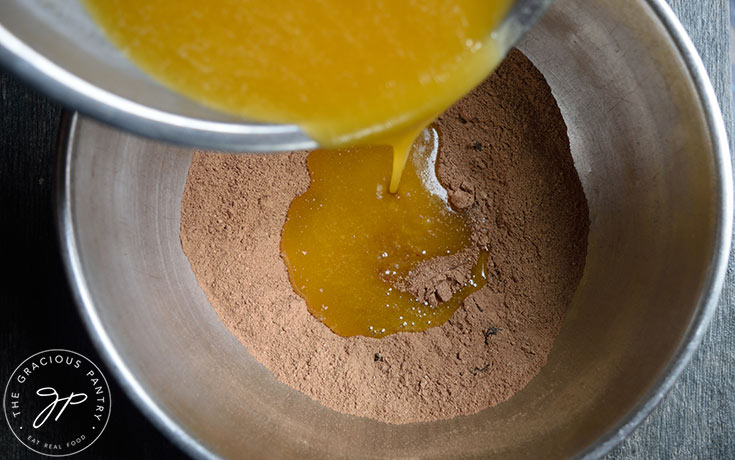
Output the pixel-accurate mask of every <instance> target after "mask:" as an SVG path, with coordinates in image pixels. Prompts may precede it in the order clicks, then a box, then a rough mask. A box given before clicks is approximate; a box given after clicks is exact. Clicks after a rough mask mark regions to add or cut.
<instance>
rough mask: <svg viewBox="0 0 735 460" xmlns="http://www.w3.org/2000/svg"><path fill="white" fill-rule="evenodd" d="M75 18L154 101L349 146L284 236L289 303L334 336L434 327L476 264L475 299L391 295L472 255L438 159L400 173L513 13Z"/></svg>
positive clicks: (203, 8) (174, 12)
mask: <svg viewBox="0 0 735 460" xmlns="http://www.w3.org/2000/svg"><path fill="white" fill-rule="evenodd" d="M84 2H85V4H86V6H87V9H88V10H89V12H90V13H91V15H92V16H93V17H94V18H95V19H96V21H97V22H98V23H99V24H100V25H101V27H102V29H103V30H104V31H105V32H106V33H107V35H108V37H109V38H110V39H111V40H112V41H113V42H114V43H115V44H116V45H117V46H118V47H119V48H120V49H121V50H122V51H123V52H124V53H125V54H126V55H127V56H128V57H129V58H130V59H131V60H132V61H134V62H135V63H136V64H138V65H139V66H140V67H141V68H142V69H143V70H144V71H146V72H147V73H148V74H150V75H151V76H153V77H154V78H156V79H157V80H158V81H160V82H161V83H163V84H164V85H166V86H168V87H170V88H172V89H174V90H177V91H179V92H181V93H183V94H185V95H187V96H189V97H190V98H192V99H193V100H196V101H198V102H200V103H203V104H205V105H208V106H210V107H213V108H216V109H220V110H223V111H226V112H229V113H231V114H235V115H239V116H242V117H244V118H247V119H251V120H258V121H264V122H273V123H295V124H298V125H299V126H300V127H301V128H302V129H303V130H304V131H305V132H306V133H307V134H308V135H309V136H310V137H312V138H313V139H314V140H316V141H317V142H318V143H319V144H320V145H321V146H323V147H327V148H333V147H342V146H346V145H359V146H361V147H355V148H349V149H343V150H338V151H325V150H320V151H316V152H313V153H312V154H311V155H310V157H309V161H308V162H309V169H310V171H311V174H312V184H311V187H310V188H309V190H308V192H307V193H306V194H304V195H303V196H301V197H299V198H297V199H296V200H295V201H294V203H293V204H292V206H291V210H290V212H289V218H288V222H287V224H286V226H285V227H284V233H283V242H282V249H283V254H284V257H285V259H286V260H287V264H288V267H289V273H290V275H291V280H292V283H293V286H294V288H295V289H296V290H297V291H298V292H299V294H301V295H302V296H303V297H304V298H305V299H306V300H307V304H308V305H309V309H310V311H311V312H312V313H313V314H314V315H315V316H317V317H318V318H320V319H321V320H322V321H324V322H325V323H326V324H327V325H328V326H329V327H330V328H332V330H334V331H335V332H336V333H338V334H340V335H343V336H350V335H357V334H362V335H372V336H376V337H382V336H384V335H386V334H390V333H393V332H397V331H420V330H424V329H426V328H428V327H431V326H436V325H439V324H441V323H442V322H444V321H446V320H447V319H448V318H449V317H450V316H451V314H452V313H453V312H454V310H455V309H456V308H457V306H458V305H459V302H460V301H461V299H462V298H463V297H464V296H465V295H466V294H467V293H468V292H469V291H471V290H472V289H474V288H475V285H479V284H481V283H482V279H483V278H482V273H481V267H482V266H483V263H482V260H483V259H482V257H481V258H480V261H479V262H478V268H477V269H476V270H475V274H474V278H473V281H472V283H471V284H470V285H468V286H466V287H465V288H464V289H463V290H462V291H460V292H459V293H457V294H455V295H454V296H453V298H452V299H451V300H450V301H449V302H446V303H444V304H440V305H438V306H436V307H433V308H432V307H429V306H427V305H424V304H420V303H418V302H416V301H415V300H414V299H412V298H411V296H410V295H409V294H407V293H404V292H398V291H396V290H395V289H392V287H391V286H392V283H393V282H394V281H395V279H397V277H402V276H406V275H407V274H408V272H409V271H410V269H411V267H413V266H415V265H416V264H417V263H419V262H421V261H423V260H428V259H431V258H432V257H436V256H442V255H447V254H453V253H456V252H457V251H459V250H461V249H464V248H465V247H467V246H468V244H469V234H468V229H467V225H466V222H465V219H464V217H463V215H461V214H458V213H456V212H454V211H453V210H452V209H451V208H450V207H449V206H448V205H447V202H446V194H444V195H442V192H443V189H442V188H441V186H440V185H439V184H438V182H436V179H435V177H434V176H433V167H434V166H433V165H434V163H433V162H432V161H433V160H431V156H432V155H434V158H435V155H436V149H435V148H434V149H429V148H428V147H427V146H429V145H430V144H431V142H429V141H428V140H427V139H428V138H427V139H423V140H422V142H419V147H420V148H418V149H417V150H416V151H415V153H414V158H413V160H412V161H408V158H409V151H410V149H411V145H412V144H413V142H414V139H415V138H416V136H417V135H418V133H420V132H421V131H422V130H423V128H424V127H425V126H426V125H427V124H429V123H430V122H431V121H432V120H433V119H435V118H436V117H437V116H438V115H439V114H440V113H441V112H443V111H444V110H445V109H446V108H447V107H449V106H450V105H451V104H452V103H453V102H454V101H456V100H458V99H459V98H460V97H461V96H462V95H464V94H465V93H467V92H468V91H469V90H470V89H472V88H473V87H474V86H476V85H477V84H479V83H480V82H481V81H482V80H483V79H484V78H485V77H486V76H487V75H488V74H489V73H490V72H491V71H492V70H493V69H494V68H495V66H497V64H498V63H499V62H500V59H501V57H502V55H503V52H504V50H505V47H504V45H503V43H502V37H497V36H496V35H497V34H496V33H495V32H494V31H496V29H497V28H498V26H499V24H500V23H501V22H502V20H503V19H504V18H505V16H506V15H507V13H508V11H509V9H510V6H511V4H512V3H513V1H512V0H452V1H446V0H421V1H400V0H396V1H390V0H354V1H349V2H347V1H344V0H318V1H316V0H314V1H305V0H280V1H278V2H272V1H265V0H210V1H208V2H202V1H201V0H156V1H150V0H84ZM434 139H435V138H434ZM435 141H436V139H435ZM427 142H428V144H427ZM435 143H436V142H435ZM370 145H373V146H370ZM380 145H383V147H381V146H380ZM427 152H434V153H433V154H431V153H427ZM391 157H392V159H391ZM391 162H392V167H390V165H391ZM406 166H407V169H406V172H405V173H403V171H404V167H406ZM427 171H429V172H430V174H428V175H427ZM402 175H403V177H402ZM429 176H432V177H434V179H431V180H430V179H427V177H429ZM432 181H433V182H432ZM399 184H400V187H399Z"/></svg>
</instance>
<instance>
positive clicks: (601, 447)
mask: <svg viewBox="0 0 735 460" xmlns="http://www.w3.org/2000/svg"><path fill="white" fill-rule="evenodd" d="M644 1H645V3H646V4H647V5H648V6H650V7H651V10H652V11H653V12H654V14H655V16H656V18H657V19H658V20H659V21H660V22H661V24H662V26H663V27H664V29H665V30H666V32H667V33H668V36H669V38H670V39H671V40H672V42H673V44H674V46H675V47H676V49H677V51H678V52H679V54H680V56H681V57H682V60H683V61H684V63H685V65H686V70H687V71H688V74H689V77H690V78H691V80H692V83H693V86H694V89H695V91H696V94H697V96H698V99H699V102H700V104H701V105H702V112H703V115H704V118H705V123H706V126H707V128H708V132H709V134H710V140H711V143H712V150H713V160H714V166H715V173H716V177H717V184H716V190H717V192H718V193H717V198H718V200H717V202H716V212H717V215H716V225H715V227H716V234H715V235H714V239H713V241H714V245H713V250H712V257H711V259H712V261H711V264H710V271H709V274H708V276H707V279H706V280H705V282H704V283H703V288H702V291H701V293H700V296H699V299H698V301H697V306H696V310H695V311H696V313H695V315H694V316H693V317H692V319H691V322H690V325H689V327H688V330H687V332H686V333H685V335H684V336H683V337H682V339H681V341H680V345H679V347H678V348H677V349H676V351H675V352H674V354H673V355H672V357H671V359H670V360H669V362H668V363H667V365H666V366H665V367H664V368H663V369H662V370H661V373H660V376H659V377H658V378H657V379H656V380H655V381H654V382H653V383H652V384H651V387H650V389H649V390H648V391H647V392H646V393H645V394H644V395H643V396H642V397H641V398H640V401H639V403H638V404H636V405H635V406H634V407H633V408H632V409H631V410H630V411H629V412H628V413H627V414H626V415H625V416H623V417H622V418H621V419H620V421H619V422H618V423H617V424H616V425H615V426H613V427H612V428H610V429H608V430H607V431H606V432H605V433H604V434H603V435H602V436H600V437H598V438H597V439H595V440H594V441H593V443H592V444H590V445H589V446H587V447H586V448H584V449H583V450H582V451H581V452H579V453H578V454H576V455H575V457H574V458H578V459H594V458H599V457H601V456H603V455H605V454H606V453H608V452H609V451H610V450H612V449H613V448H614V447H615V446H617V445H618V444H619V443H620V442H622V441H623V440H624V439H625V438H626V437H627V436H629V435H630V434H631V433H632V432H633V431H634V430H635V429H636V428H637V427H638V426H639V425H640V424H641V422H642V421H643V420H644V419H645V418H646V417H647V416H648V415H650V413H651V412H652V410H653V409H654V408H655V407H656V406H657V405H658V404H659V403H660V402H661V400H662V399H663V397H664V396H665V395H666V394H667V393H668V392H669V390H670V389H671V388H672V386H673V384H674V382H675V381H676V380H677V378H678V377H679V375H680V374H681V373H682V371H683V370H684V369H685V368H686V366H687V364H688V363H689V361H690V360H691V358H692V356H693V355H694V352H695V351H696V350H697V349H698V348H699V345H700V343H701V341H702V338H703V336H704V334H705V332H706V330H707V328H708V327H709V324H710V322H711V319H712V317H713V315H714V312H715V311H716V308H717V304H718V301H719V297H720V291H721V290H722V286H723V284H724V280H725V274H726V271H727V265H728V260H729V255H730V245H731V237H732V224H733V222H732V220H733V183H732V165H731V163H730V161H731V160H730V148H729V142H728V136H727V130H726V129H725V123H724V119H723V117H722V113H721V111H720V107H719V104H718V102H717V97H716V94H715V92H714V88H713V87H712V84H711V81H710V79H709V77H708V74H707V71H706V69H705V67H704V64H703V62H702V60H701V58H700V56H699V53H698V52H697V50H696V48H695V47H694V44H693V43H692V41H691V39H690V38H689V35H688V34H687V32H686V31H685V29H684V27H683V26H682V25H681V23H680V22H679V20H678V18H677V17H676V15H675V13H674V12H673V10H672V9H671V7H670V6H669V5H668V4H667V3H666V2H665V0H644ZM0 28H1V26H0ZM0 51H1V50H0ZM0 61H2V52H0ZM102 118H103V119H104V117H102ZM78 122H79V114H78V113H73V114H72V113H70V112H66V113H65V114H64V116H63V118H62V124H61V127H60V129H59V133H60V134H59V140H58V144H57V168H56V191H55V197H56V206H55V211H56V225H57V234H58V237H59V242H60V247H61V253H62V259H63V262H64V268H65V272H66V275H67V277H68V278H69V284H70V287H71V290H72V293H73V296H74V299H75V300H76V304H77V307H78V308H79V311H80V314H81V317H82V319H83V322H84V324H85V326H86V328H87V330H88V332H89V335H90V337H91V338H92V342H93V343H94V345H95V347H96V348H97V351H98V352H99V353H100V355H101V356H102V358H103V359H104V361H105V364H106V365H107V367H108V368H110V370H111V372H112V373H113V374H114V376H115V378H116V379H117V381H118V383H119V384H120V386H121V387H122V388H123V390H124V391H125V392H126V393H127V395H128V397H130V399H131V400H132V401H133V402H134V403H135V404H136V406H137V407H138V408H139V409H140V410H141V412H143V413H144V414H145V415H146V416H147V417H148V419H149V420H151V421H153V422H154V424H155V425H156V426H157V427H158V429H159V430H160V431H162V432H163V433H165V434H166V435H168V436H169V438H170V439H173V440H174V441H175V442H176V444H177V445H178V446H179V447H180V448H181V449H183V450H184V452H186V453H188V454H191V455H194V456H195V457H197V458H200V459H213V460H214V459H220V458H221V457H220V456H218V455H217V454H215V453H214V452H213V451H212V450H210V449H209V448H208V447H205V446H206V444H205V443H204V442H203V441H202V440H199V439H198V438H196V437H195V436H193V435H192V434H191V433H189V432H188V431H186V430H184V429H183V428H181V427H180V426H179V425H178V424H177V423H176V422H175V421H174V420H173V419H172V418H171V417H170V416H169V415H168V414H167V412H166V411H165V410H163V409H162V408H161V407H160V406H159V405H158V404H157V403H156V402H155V401H154V400H153V399H152V398H151V397H150V396H149V395H148V394H147V393H146V391H145V390H144V388H143V387H142V385H141V384H140V382H138V380H137V379H136V378H135V376H134V375H133V374H132V373H131V372H130V370H129V369H128V368H127V366H126V364H125V361H124V360H123V358H122V357H121V356H120V355H119V353H118V351H117V350H116V348H115V347H114V346H113V344H112V341H111V339H110V338H109V336H108V335H107V334H106V332H105V331H104V329H103V328H102V326H101V321H100V319H99V316H98V315H97V313H96V310H95V306H94V302H93V301H92V298H91V295H90V292H89V289H88V286H87V285H86V279H85V277H84V276H83V270H82V268H81V260H80V259H79V253H78V251H77V246H76V234H75V231H74V227H73V225H72V216H71V209H70V201H69V198H70V193H71V188H70V183H69V179H70V173H71V161H70V160H71V156H72V151H73V146H74V139H75V135H76V130H77V125H78Z"/></svg>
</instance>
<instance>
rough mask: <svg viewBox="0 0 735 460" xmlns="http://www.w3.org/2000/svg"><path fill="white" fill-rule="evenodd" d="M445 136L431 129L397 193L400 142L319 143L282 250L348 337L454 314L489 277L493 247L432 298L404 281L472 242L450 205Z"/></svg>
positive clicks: (318, 307)
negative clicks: (405, 288) (393, 174)
mask: <svg viewBox="0 0 735 460" xmlns="http://www.w3.org/2000/svg"><path fill="white" fill-rule="evenodd" d="M438 148H439V138H438V134H437V133H436V131H435V130H433V129H429V130H426V131H425V132H424V135H423V136H420V137H419V139H418V141H417V143H416V144H415V145H414V148H413V149H412V154H411V158H410V160H409V161H408V162H407V165H406V169H405V172H404V175H403V179H402V181H401V187H400V189H399V190H398V192H397V193H395V194H391V193H389V190H388V189H389V185H390V168H389V167H388V166H389V165H390V163H391V149H390V148H389V147H385V146H383V147H358V148H350V149H342V150H317V151H314V152H312V153H311V154H310V155H309V157H308V160H307V162H308V167H309V172H310V173H311V185H310V187H309V189H308V190H307V191H306V192H305V193H304V194H303V195H301V196H299V197H297V198H296V199H294V201H293V202H292V203H291V207H290V209H289V212H288V218H287V221H286V224H285V225H284V227H283V235H282V239H281V250H282V253H283V257H284V260H285V261H286V265H287V267H288V271H289V275H290V277H291V283H292V285H293V286H294V288H295V289H296V291H297V292H298V294H300V295H301V296H302V297H303V298H304V299H305V300H306V303H307V306H308V308H309V311H310V312H311V313H312V314H313V315H314V316H316V317H317V318H318V319H320V320H321V321H322V322H324V323H325V324H326V325H327V326H329V327H330V328H331V329H332V330H333V331H334V332H336V333H337V334H339V335H341V336H353V335H366V336H373V337H383V336H385V335H388V334H392V333H395V332H399V331H423V330H426V329H427V328H429V327H433V326H438V325H440V324H442V323H443V322H445V321H446V320H448V319H449V318H450V317H451V315H452V314H453V313H454V312H455V310H456V309H457V308H458V306H459V305H460V304H461V301H462V300H463V299H464V298H465V297H466V296H467V295H469V294H470V293H472V292H474V291H475V290H476V289H479V288H480V287H482V285H484V283H485V277H484V273H483V270H484V266H485V260H486V255H485V254H483V255H481V256H480V257H479V260H478V263H477V265H476V267H475V269H474V271H473V275H472V277H471V280H470V281H469V282H468V284H467V285H465V286H464V287H462V288H461V289H460V290H459V291H458V292H456V293H455V294H454V295H453V296H452V298H451V299H450V300H449V301H447V302H444V303H440V304H439V305H436V306H431V305H428V304H426V303H422V302H419V301H417V300H416V299H415V298H414V297H413V296H412V295H411V294H409V293H407V292H402V291H399V290H397V288H396V287H395V283H396V281H397V280H399V279H400V278H403V277H405V276H407V275H408V274H409V272H410V270H411V269H412V268H413V267H415V266H416V264H418V263H419V262H421V261H425V260H429V259H432V258H434V257H439V256H446V255H451V254H455V253H457V252H459V251H461V250H463V249H466V248H467V247H469V246H470V234H469V226H468V224H467V222H466V216H465V215H464V214H463V213H460V212H456V211H455V210H453V209H452V208H451V207H450V206H449V205H448V204H447V194H446V191H445V190H444V188H443V187H442V186H441V184H440V183H439V181H438V180H437V178H436V174H435V169H434V168H435V162H436V155H437V152H438Z"/></svg>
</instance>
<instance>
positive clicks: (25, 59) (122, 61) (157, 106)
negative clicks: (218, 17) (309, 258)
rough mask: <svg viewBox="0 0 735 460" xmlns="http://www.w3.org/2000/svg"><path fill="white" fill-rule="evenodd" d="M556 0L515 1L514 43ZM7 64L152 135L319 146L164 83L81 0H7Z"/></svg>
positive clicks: (0, 14) (507, 26) (87, 108)
mask: <svg viewBox="0 0 735 460" xmlns="http://www.w3.org/2000/svg"><path fill="white" fill-rule="evenodd" d="M551 1H552V0H515V2H514V5H513V7H512V8H511V10H510V12H509V14H508V16H507V17H506V19H505V20H504V21H503V24H502V25H501V27H500V29H501V30H500V33H501V35H502V36H504V37H506V38H507V40H508V42H509V45H510V44H512V43H513V42H515V41H516V40H517V39H518V37H519V36H520V35H521V34H522V33H523V31H524V30H526V29H527V28H528V27H530V25H532V24H533V23H534V22H535V21H536V20H537V19H538V16H539V15H540V14H541V12H543V10H544V9H545V8H546V7H547V5H548V4H549V3H550V2H551ZM0 64H2V65H4V66H5V67H7V68H8V69H10V70H13V71H14V72H15V73H16V74H18V75H20V76H21V77H23V78H24V79H25V80H27V81H29V82H31V83H33V84H34V85H35V86H36V87H37V88H39V89H40V90H42V91H43V92H45V93H46V94H49V95H51V96H53V97H55V98H56V99H58V100H60V101H61V102H63V103H64V104H67V105H69V106H71V107H74V108H76V109H78V110H81V111H82V112H84V113H87V114H89V115H92V116H94V117H96V118H98V119H100V120H104V121H106V122H108V123H111V124H113V125H115V126H118V127H120V128H123V129H126V130H129V131H132V132H135V133H138V134H142V135H144V136H148V137H151V138H153V139H159V140H166V141H170V142H174V143H179V144H186V145H194V146H201V147H207V148H214V149H222V150H235V151H251V152H253V151H273V150H293V149H307V148H313V147H315V146H316V144H315V142H314V141H312V140H311V139H309V137H307V136H306V134H304V133H303V132H302V131H301V129H299V128H298V127H297V126H294V125H276V124H268V123H258V122H255V121H252V120H244V119H242V118H239V117H235V116H230V115H227V114H225V113H222V112H219V111H216V110H213V109H210V108H207V107H205V106H203V105H201V104H198V103H196V102H194V101H193V100H191V99H188V98H187V97H185V96H183V95H181V94H179V93H176V92H174V91H171V90H168V89H166V88H165V87H163V86H161V85H160V84H159V83H157V82H156V81H154V80H153V79H152V78H150V77H149V76H147V75H145V74H144V73H143V72H141V71H140V70H139V69H138V68H137V67H136V66H135V65H133V64H132V63H131V62H130V61H129V60H128V59H127V58H126V57H125V56H124V55H123V54H122V53H121V52H119V51H118V50H117V49H116V48H115V47H114V46H113V45H112V44H111V43H110V42H109V41H108V40H107V39H106V38H105V37H104V36H103V34H102V32H101V30H100V29H99V28H98V27H97V26H96V24H95V23H94V22H93V21H92V19H91V18H90V17H89V15H88V14H87V12H86V10H85V9H84V6H83V5H82V3H81V0H63V1H57V0H3V1H2V2H0Z"/></svg>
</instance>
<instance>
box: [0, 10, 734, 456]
mask: <svg viewBox="0 0 735 460" xmlns="http://www.w3.org/2000/svg"><path fill="white" fill-rule="evenodd" d="M669 3H670V4H672V6H673V7H674V9H675V10H676V11H677V13H678V14H679V16H680V18H681V20H682V22H683V23H684V26H685V27H686V28H687V30H688V31H689V33H690V35H691V36H692V39H693V41H694V43H695V45H696V46H697V48H698V49H699V51H700V53H701V54H702V57H703V60H704V62H705V65H706V66H707V68H708V71H709V73H710V76H711V78H712V81H713V83H714V86H715V89H716V92H717V94H718V97H719V98H720V103H721V105H722V106H723V111H724V112H725V118H726V121H727V123H728V129H730V125H731V116H730V115H731V112H730V85H731V83H730V82H731V73H730V72H731V68H730V63H729V49H730V45H729V31H728V18H729V10H728V0H669ZM60 117H61V108H60V107H59V106H58V105H56V104H55V103H53V102H50V101H49V100H47V99H46V98H44V97H43V96H40V95H39V94H37V93H36V92H34V91H33V90H30V89H28V88H27V87H25V86H24V85H23V84H22V83H20V82H19V81H18V80H16V79H15V78H13V77H11V76H9V75H6V74H4V73H2V71H0V260H1V261H2V263H3V265H4V266H5V270H3V272H4V273H5V275H2V278H0V280H2V281H0V282H1V283H2V284H0V309H1V310H0V311H1V312H2V316H1V317H0V386H2V388H4V386H5V383H6V380H7V378H8V377H9V376H10V374H11V372H12V371H13V369H14V368H15V367H16V366H17V365H18V364H20V363H21V362H22V361H23V360H24V359H26V358H27V357H29V356H30V355H32V354H34V353H37V352H39V351H42V350H45V349H48V348H67V349H70V350H73V351H77V352H79V353H82V354H84V355H85V356H87V357H89V358H90V359H91V360H92V361H94V362H95V363H96V364H97V365H98V366H100V368H101V369H102V371H103V372H105V373H106V375H107V376H108V381H109V383H110V390H111V394H112V412H111V417H110V422H109V424H108V426H107V428H106V430H105V432H104V433H103V434H102V436H101V437H100V438H99V440H97V442H96V443H95V444H93V445H92V446H91V447H90V448H89V449H87V450H85V451H84V452H82V453H80V454H78V455H75V456H73V457H69V458H79V459H164V458H165V459H176V458H187V457H186V456H185V455H184V454H183V453H181V451H180V450H179V449H178V448H177V447H176V446H173V445H172V444H171V443H170V442H169V441H168V440H167V439H166V438H165V437H164V436H163V435H162V434H160V433H159V431H158V430H157V429H156V428H155V427H154V426H153V425H152V424H151V423H150V422H149V421H148V420H147V419H146V418H145V417H144V416H143V415H142V414H141V413H140V412H139V411H138V410H137V408H136V407H135V406H133V405H132V403H131V402H130V400H129V399H128V398H127V396H126V395H125V394H124V393H123V392H122V390H121V389H120V387H119V386H118V385H117V382H116V381H115V380H114V379H113V378H112V373H111V372H109V371H106V367H105V363H104V362H103V361H102V359H101V358H100V357H99V355H98V354H97V352H96V350H95V349H94V348H93V346H92V343H91V341H90V339H89V337H88V335H87V331H86V330H85V329H84V327H83V325H82V323H81V322H80V319H79V316H78V314H77V311H76V307H75V305H74V301H73V299H72V296H71V291H70V289H69V286H68V282H67V279H66V275H65V273H64V269H63V266H62V262H61V258H60V255H59V245H58V242H57V236H56V228H55V214H54V204H55V203H54V179H53V178H54V173H55V161H56V152H55V148H56V139H57V132H58V129H59V121H60ZM732 266H733V264H732V262H731V270H730V271H729V273H728V277H727V281H726V287H725V291H724V292H723V296H722V300H721V302H720V306H719V309H718V312H717V315H716V317H715V319H714V321H713V324H712V326H711V327H710V330H709V332H708V333H707V335H706V337H705V340H704V343H703V346H702V347H701V348H700V350H699V351H698V352H697V354H696V355H695V357H694V359H693V362H692V363H691V364H690V366H689V367H688V368H687V370H686V371H685V372H684V375H683V376H682V378H680V379H679V381H678V382H677V383H676V385H675V386H674V388H673V390H672V391H671V393H670V394H669V395H668V396H667V397H666V398H665V399H664V401H663V402H662V404H661V405H660V406H659V407H658V408H657V409H656V410H655V411H654V412H653V414H652V415H651V416H650V417H649V418H648V419H647V420H646V421H645V422H644V423H643V425H642V426H641V427H640V428H639V429H638V430H637V431H636V432H635V433H634V434H633V436H631V438H629V439H628V440H626V441H625V442H624V443H623V444H622V445H621V446H619V447H618V448H616V449H615V450H614V451H613V452H612V453H611V454H610V456H609V458H614V459H617V458H642V459H643V458H646V459H650V458H666V459H668V458H735V378H734V376H733V373H734V372H735V367H734V365H735V334H734V333H733V331H732V330H731V329H733V327H734V326H735V306H734V305H733V299H735V289H734V288H735V276H733V271H732ZM6 458H9V459H37V458H43V457H41V456H40V455H38V454H34V453H33V452H31V451H29V450H28V449H26V448H25V447H24V446H23V445H22V444H20V443H19V442H18V441H17V440H16V439H15V438H14V437H13V435H12V433H11V432H10V430H9V429H8V426H7V424H6V423H5V422H0V459H6Z"/></svg>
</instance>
